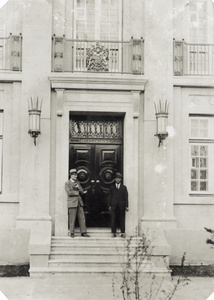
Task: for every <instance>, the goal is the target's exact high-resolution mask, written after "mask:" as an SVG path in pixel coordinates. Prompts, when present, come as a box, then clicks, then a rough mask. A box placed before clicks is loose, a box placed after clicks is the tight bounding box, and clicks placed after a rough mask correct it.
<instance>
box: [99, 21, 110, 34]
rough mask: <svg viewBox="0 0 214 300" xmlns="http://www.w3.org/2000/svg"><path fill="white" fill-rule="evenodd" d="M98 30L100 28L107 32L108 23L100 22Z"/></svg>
mask: <svg viewBox="0 0 214 300" xmlns="http://www.w3.org/2000/svg"><path fill="white" fill-rule="evenodd" d="M100 30H101V32H108V23H106V22H101V24H100Z"/></svg>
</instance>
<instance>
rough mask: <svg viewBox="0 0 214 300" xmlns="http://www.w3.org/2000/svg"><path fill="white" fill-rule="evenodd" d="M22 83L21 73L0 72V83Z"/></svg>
mask: <svg viewBox="0 0 214 300" xmlns="http://www.w3.org/2000/svg"><path fill="white" fill-rule="evenodd" d="M16 81H22V72H13V71H11V72H10V71H0V82H16Z"/></svg>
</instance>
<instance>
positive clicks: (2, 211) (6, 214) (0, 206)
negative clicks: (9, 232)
mask: <svg viewBox="0 0 214 300" xmlns="http://www.w3.org/2000/svg"><path fill="white" fill-rule="evenodd" d="M18 213H19V204H18V203H2V202H1V203H0V228H1V233H0V234H2V230H5V229H9V228H10V229H12V228H15V227H16V217H17V215H18Z"/></svg>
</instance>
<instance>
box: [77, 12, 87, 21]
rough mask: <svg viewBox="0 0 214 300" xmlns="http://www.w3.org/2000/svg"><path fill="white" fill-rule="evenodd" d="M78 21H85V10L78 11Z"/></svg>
mask: <svg viewBox="0 0 214 300" xmlns="http://www.w3.org/2000/svg"><path fill="white" fill-rule="evenodd" d="M77 19H78V20H84V19H85V11H84V9H77Z"/></svg>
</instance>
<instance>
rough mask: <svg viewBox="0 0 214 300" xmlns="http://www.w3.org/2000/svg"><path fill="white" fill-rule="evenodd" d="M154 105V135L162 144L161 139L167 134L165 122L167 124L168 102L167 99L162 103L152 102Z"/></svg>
mask: <svg viewBox="0 0 214 300" xmlns="http://www.w3.org/2000/svg"><path fill="white" fill-rule="evenodd" d="M154 105H155V115H156V134H155V136H157V137H158V139H159V144H158V147H160V145H163V140H165V139H166V137H167V136H168V132H167V131H166V129H167V124H168V110H169V103H168V102H167V100H166V101H165V102H164V103H163V102H161V101H159V102H158V104H156V103H154Z"/></svg>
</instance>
